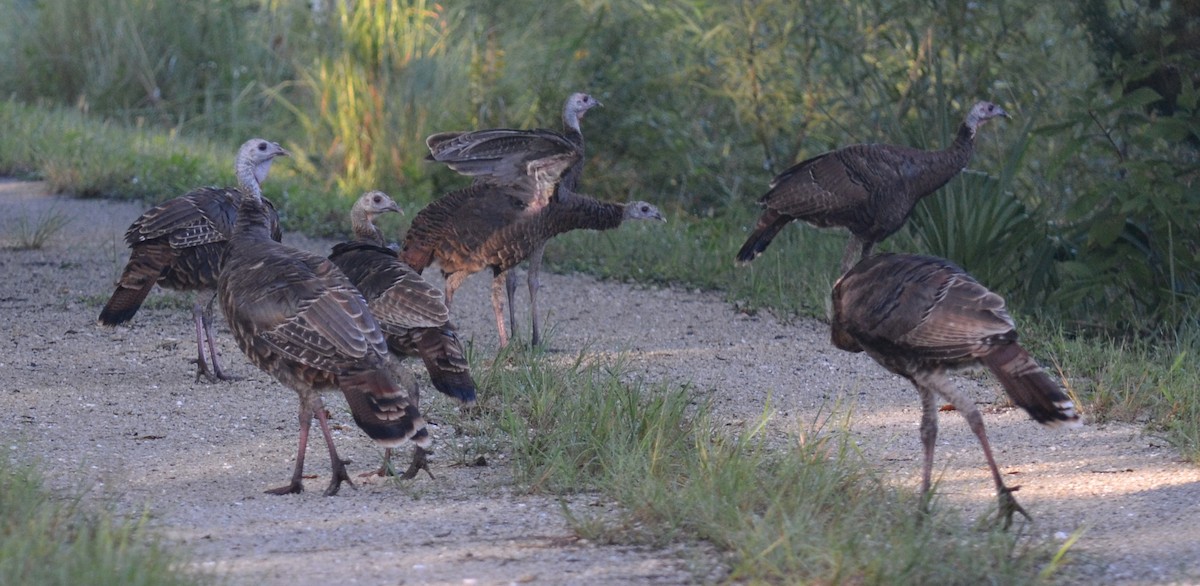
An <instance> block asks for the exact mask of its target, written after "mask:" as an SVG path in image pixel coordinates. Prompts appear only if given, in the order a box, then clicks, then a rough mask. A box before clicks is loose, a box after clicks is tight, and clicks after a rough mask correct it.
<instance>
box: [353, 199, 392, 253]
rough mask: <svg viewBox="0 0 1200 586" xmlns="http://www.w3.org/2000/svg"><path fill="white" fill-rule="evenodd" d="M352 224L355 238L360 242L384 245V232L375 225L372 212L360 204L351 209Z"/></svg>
mask: <svg viewBox="0 0 1200 586" xmlns="http://www.w3.org/2000/svg"><path fill="white" fill-rule="evenodd" d="M350 226H351V227H352V229H353V230H354V239H355V240H358V241H360V242H370V243H371V244H378V245H379V246H383V245H384V239H383V233H382V232H380V231H379V228H376V227H375V221H374V218H372V217H371V213H370V212H368V211H367V210H364V209H362V208H360V207H358V206H355V207H354V209H352V210H350Z"/></svg>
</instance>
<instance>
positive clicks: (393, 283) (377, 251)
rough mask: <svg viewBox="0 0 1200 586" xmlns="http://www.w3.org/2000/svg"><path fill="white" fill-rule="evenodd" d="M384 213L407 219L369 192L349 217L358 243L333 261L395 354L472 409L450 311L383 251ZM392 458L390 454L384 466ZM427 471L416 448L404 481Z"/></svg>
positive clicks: (340, 248) (337, 252)
mask: <svg viewBox="0 0 1200 586" xmlns="http://www.w3.org/2000/svg"><path fill="white" fill-rule="evenodd" d="M386 212H397V213H403V212H401V210H400V206H399V205H397V204H396V202H395V201H393V200H392V198H390V197H388V195H387V194H385V193H383V192H379V191H371V192H367V193H365V194H363V195H362V196H361V197H360V198H358V201H356V202H355V203H354V207H353V209H352V210H351V213H350V216H351V225H352V226H353V230H354V240H353V241H350V242H344V243H341V244H338V245H337V246H334V247H333V253H332V254H330V255H329V259H330V260H332V261H333V262H334V264H336V265H337V266H338V268H340V269H341V270H342V272H343V273H345V274H346V276H347V277H348V278H349V279H350V281H351V282H352V283H354V286H355V287H358V290H359V291H361V292H362V294H363V297H364V298H365V299H366V300H367V306H368V307H369V308H370V310H371V313H372V314H373V315H374V316H375V319H376V320H377V321H378V322H379V326H380V327H381V328H382V329H383V333H384V335H385V337H386V338H387V345H388V349H389V350H391V352H392V354H393V355H394V356H396V357H397V358H398V359H400V360H403V359H404V358H406V357H409V356H417V357H420V359H421V360H422V362H424V364H425V370H426V371H427V372H428V373H429V379H430V381H431V382H432V383H433V386H434V388H436V389H437V390H438V391H441V392H442V393H444V394H446V395H448V396H450V397H453V398H454V399H457V400H458V401H460V402H461V403H462V404H464V405H472V404H474V403H475V395H476V387H475V380H474V379H473V378H472V377H471V371H470V365H469V364H468V362H467V357H466V353H465V352H464V351H463V347H462V342H460V341H459V339H458V334H457V333H456V332H455V329H454V324H452V323H450V310H449V308H447V307H446V303H445V298H444V296H443V294H442V291H441V290H439V289H438V288H436V287H434V286H432V285H430V284H429V283H428V282H426V281H425V279H423V278H422V277H421V275H420V274H419V273H417V272H416V271H414V270H413V269H412V268H410V267H409V266H408V265H406V264H404V263H403V262H401V261H400V258H399V256H398V255H397V254H396V251H394V250H392V249H390V248H387V247H386V246H385V240H384V238H383V234H382V233H381V232H380V231H379V229H378V228H376V226H375V222H374V218H375V217H376V216H377V215H379V214H382V213H386ZM419 396H420V395H419V393H416V392H414V393H413V396H412V400H413V402H414V404H416V405H417V406H418V407H419V405H420V403H419ZM390 456H391V449H390V448H389V449H388V450H387V453H386V454H385V456H384V457H385V461H386V460H390ZM424 465H425V450H423V449H422V448H420V447H417V450H416V453H415V454H414V458H413V464H412V465H411V466H410V467H409V469H408V470H407V471H406V472H405V473H404V474H402V475H401V476H402V477H404V478H411V477H413V476H415V475H416V473H417V471H418V470H420V469H421V468H422V467H424ZM386 466H387V465H386V462H385V468H386Z"/></svg>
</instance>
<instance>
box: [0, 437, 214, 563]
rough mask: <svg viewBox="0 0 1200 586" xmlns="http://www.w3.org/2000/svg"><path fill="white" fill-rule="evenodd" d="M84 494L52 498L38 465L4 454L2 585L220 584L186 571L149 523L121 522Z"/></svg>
mask: <svg viewBox="0 0 1200 586" xmlns="http://www.w3.org/2000/svg"><path fill="white" fill-rule="evenodd" d="M6 452H7V450H6ZM81 497H82V495H72V496H67V497H63V498H60V497H58V496H53V495H51V493H50V492H49V491H48V490H46V488H45V487H44V485H43V482H42V478H41V477H40V476H39V475H38V473H37V472H36V471H35V470H34V469H33V468H32V467H29V466H25V465H21V464H18V463H15V462H13V461H12V460H11V459H10V458H9V456H8V455H7V454H4V455H0V584H41V585H58V584H61V585H63V586H67V585H75V584H97V585H108V584H112V585H116V584H120V585H122V586H140V585H145V586H152V585H153V586H173V585H179V586H185V585H199V584H214V583H216V580H215V579H211V578H208V577H205V576H202V575H198V574H195V573H193V572H189V571H185V570H184V568H183V565H184V563H185V560H184V558H183V557H182V556H180V555H179V554H178V553H175V552H171V551H168V550H166V549H164V548H163V547H161V546H160V545H158V544H157V543H156V541H155V539H154V537H153V535H152V534H151V533H150V531H149V530H148V529H147V528H146V525H145V522H146V519H145V518H142V519H122V518H119V517H117V516H115V515H113V514H112V513H110V512H108V511H104V510H103V509H101V510H95V509H96V508H95V507H94V506H92V505H90V504H89V505H85V504H84V503H83V502H82V498H81Z"/></svg>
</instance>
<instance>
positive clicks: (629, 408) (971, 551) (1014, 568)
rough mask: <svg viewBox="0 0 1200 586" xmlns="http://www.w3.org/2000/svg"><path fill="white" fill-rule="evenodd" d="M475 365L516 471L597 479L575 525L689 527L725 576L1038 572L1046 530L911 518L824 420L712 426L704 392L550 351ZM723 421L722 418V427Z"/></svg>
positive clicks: (1030, 575) (660, 539)
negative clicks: (595, 505) (791, 432)
mask: <svg viewBox="0 0 1200 586" xmlns="http://www.w3.org/2000/svg"><path fill="white" fill-rule="evenodd" d="M496 364H497V365H500V366H498V367H494V368H493V369H491V370H490V371H488V372H487V373H486V374H485V377H486V378H488V379H490V380H488V381H487V382H486V383H484V385H485V386H487V387H488V388H492V389H496V390H498V391H499V392H500V394H501V395H502V396H500V397H498V399H499V400H500V401H501V402H502V404H503V407H499V408H497V407H492V406H485V408H487V409H492V408H497V409H498V410H499V412H500V415H499V417H500V420H501V421H502V428H503V429H504V431H505V432H506V433H507V434H509V435H510V437H511V441H512V443H513V446H512V452H513V458H514V464H515V467H516V472H517V477H518V480H519V482H521V483H523V484H524V485H525V486H526V487H527V488H528V489H529V490H531V491H540V492H550V493H555V494H571V493H578V492H599V493H601V494H603V495H604V496H605V497H607V498H610V499H612V500H613V501H615V502H616V503H618V504H619V505H620V511H621V512H619V513H617V514H616V515H615V516H614V515H613V514H611V513H606V512H601V513H594V514H593V513H568V516H569V518H570V520H571V522H572V523H573V526H574V528H575V530H576V531H577V532H578V533H579V534H580V535H581V536H584V537H588V538H589V539H592V540H595V541H599V542H611V543H630V542H632V543H648V544H653V545H663V544H666V543H668V542H672V541H678V540H690V539H698V540H703V541H706V542H709V543H711V544H712V545H714V546H716V547H717V548H718V549H719V550H721V551H722V552H724V553H725V554H727V556H728V557H727V562H728V565H729V567H730V570H731V575H729V576H728V578H729V579H730V580H733V581H739V582H740V581H745V582H748V583H757V582H793V583H795V582H801V583H843V582H845V583H878V584H918V583H924V584H945V583H966V584H970V583H991V584H1025V583H1029V582H1031V581H1036V579H1037V576H1038V573H1039V571H1043V572H1050V573H1052V572H1053V571H1054V569H1055V567H1056V566H1054V565H1053V563H1052V562H1051V559H1052V551H1051V549H1050V548H1049V546H1048V544H1042V543H1037V542H1035V541H1033V540H1032V539H1030V538H1028V537H1022V536H1020V535H1017V534H1007V533H1003V532H1000V531H998V530H989V529H980V527H981V526H982V525H980V524H973V523H971V522H969V521H968V520H965V519H963V518H961V516H959V515H958V514H957V513H956V512H955V511H952V510H940V511H935V512H934V513H933V514H932V515H931V516H929V517H927V518H926V519H925V520H924V522H921V521H919V517H918V515H917V513H916V511H917V506H918V501H917V495H916V494H915V492H912V491H906V490H897V489H894V488H891V487H889V486H888V485H887V484H886V483H884V482H882V481H881V479H880V478H879V477H877V476H876V475H875V473H874V472H872V471H871V469H870V467H869V466H868V465H867V463H866V462H864V461H863V460H862V458H861V457H860V454H859V453H858V452H857V450H856V449H855V448H854V444H853V442H852V441H851V439H850V438H849V434H848V433H846V426H847V425H848V423H847V422H846V421H845V420H841V421H837V422H836V424H831V421H832V420H831V419H830V418H826V419H825V420H824V421H823V422H821V423H820V424H818V425H815V426H813V428H812V429H808V430H806V431H805V432H804V433H803V434H801V435H799V436H798V437H794V438H791V439H789V440H787V441H786V445H785V446H781V445H779V444H780V441H779V438H775V441H770V440H769V438H768V433H767V432H766V431H765V429H766V421H767V419H768V418H769V414H768V415H766V416H764V418H763V419H762V420H761V421H759V422H758V423H757V424H752V425H751V426H749V427H746V428H744V429H741V430H733V428H718V427H716V426H715V425H714V423H713V420H712V418H711V417H710V414H709V405H708V402H707V399H706V398H705V397H704V396H703V395H704V393H701V392H698V391H697V390H696V389H694V388H692V387H689V386H672V385H668V384H655V385H649V384H645V383H643V382H641V381H638V380H636V379H635V378H634V377H633V376H632V375H631V373H630V371H629V369H628V367H626V366H625V365H624V364H623V363H622V361H621V359H620V358H617V359H615V360H613V361H611V362H609V361H606V360H605V359H603V358H601V357H598V356H595V355H589V354H585V353H581V354H579V355H577V356H575V357H574V359H573V360H572V361H570V362H569V363H566V364H554V363H552V361H550V360H547V359H545V357H540V356H536V355H531V354H529V353H528V352H525V351H521V350H517V351H507V352H505V353H503V354H502V360H498V361H497V363H496ZM731 430H732V432H731Z"/></svg>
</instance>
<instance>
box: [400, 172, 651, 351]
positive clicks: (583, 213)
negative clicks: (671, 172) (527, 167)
mask: <svg viewBox="0 0 1200 586" xmlns="http://www.w3.org/2000/svg"><path fill="white" fill-rule="evenodd" d="M516 190H517V189H516V188H514V187H494V186H488V185H474V186H471V187H469V188H467V189H463V190H460V191H455V192H451V193H449V194H446V195H445V196H443V197H441V198H440V199H438V200H436V201H434V202H432V203H430V204H429V205H428V206H426V207H425V209H423V210H421V211H420V212H419V213H418V214H417V216H416V217H415V218H413V222H412V227H411V228H410V229H409V231H408V234H407V235H406V236H405V238H404V245H403V247H402V249H401V251H400V259H401V260H403V261H404V262H405V263H406V264H408V265H409V266H411V267H412V268H413V269H414V270H416V271H417V272H422V271H424V270H425V268H426V267H428V266H429V265H430V264H432V262H433V261H435V260H436V261H437V262H438V264H439V265H440V266H441V269H442V274H443V276H445V278H446V305H450V304H451V303H452V301H453V299H454V291H455V290H457V289H458V287H459V286H460V285H461V284H462V282H463V281H464V280H465V279H466V278H467V277H469V276H471V275H472V274H475V273H477V272H479V271H481V270H483V269H485V268H491V269H492V275H493V279H492V310H493V312H494V313H495V318H496V329H497V331H498V332H499V336H500V345H501V347H503V346H505V345H507V343H508V335H507V332H506V331H505V327H504V312H503V304H504V302H503V300H502V298H501V296H502V295H503V288H504V284H505V282H504V276H505V272H506V271H508V270H509V269H511V268H512V267H514V266H516V265H517V264H519V263H520V262H521V261H523V260H525V259H526V258H527V257H529V255H530V254H531V253H532V252H533V251H534V250H537V249H538V248H539V247H542V246H544V245H545V242H546V241H548V240H549V239H550V238H553V237H554V236H556V235H558V234H562V233H564V232H569V231H571V230H578V229H587V230H610V229H612V228H616V227H618V226H620V225H621V223H622V222H624V221H625V220H627V219H643V220H650V219H653V220H659V221H662V220H663V216H662V214H661V213H660V212H659V211H658V208H656V207H654V206H653V205H651V204H648V203H646V202H642V201H634V202H630V203H627V204H621V203H607V202H601V201H598V200H596V199H593V198H591V197H588V196H586V195H583V194H573V195H572V196H571V197H569V198H566V199H564V200H560V201H555V202H553V203H552V204H551V205H548V206H546V207H544V208H542V209H541V210H539V211H535V212H530V211H528V210H527V209H526V208H525V207H524V205H523V204H522V201H521V196H520V193H513V192H514V191H516ZM537 323H538V322H537V314H536V313H535V314H534V328H535V331H536V328H537Z"/></svg>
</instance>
